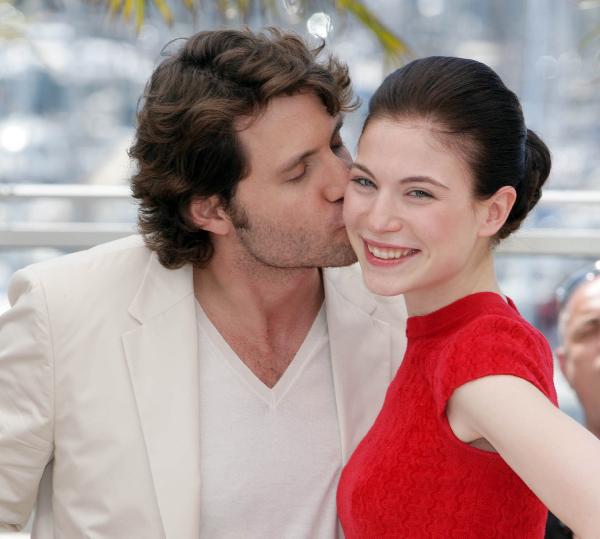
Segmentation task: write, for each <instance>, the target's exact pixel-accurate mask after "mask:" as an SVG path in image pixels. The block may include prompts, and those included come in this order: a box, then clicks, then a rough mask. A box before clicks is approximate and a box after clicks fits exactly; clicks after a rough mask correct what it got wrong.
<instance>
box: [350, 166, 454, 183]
mask: <svg viewBox="0 0 600 539" xmlns="http://www.w3.org/2000/svg"><path fill="white" fill-rule="evenodd" d="M352 167H353V168H358V169H360V170H362V171H363V172H366V173H367V174H368V175H369V176H371V177H372V178H376V176H375V174H373V173H372V172H371V171H370V170H369V169H368V167H366V166H365V165H363V164H361V163H358V162H356V161H355V162H354V163H353V164H352ZM399 183H401V184H405V183H429V184H432V185H436V186H438V187H443V188H444V189H449V187H448V186H447V185H444V184H443V183H441V182H438V181H437V180H434V179H433V178H431V177H429V176H407V177H406V178H402V179H401V180H399Z"/></svg>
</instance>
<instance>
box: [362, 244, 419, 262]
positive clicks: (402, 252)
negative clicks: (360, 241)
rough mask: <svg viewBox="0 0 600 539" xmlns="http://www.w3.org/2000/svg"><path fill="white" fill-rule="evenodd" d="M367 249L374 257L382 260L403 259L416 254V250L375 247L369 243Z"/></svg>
mask: <svg viewBox="0 0 600 539" xmlns="http://www.w3.org/2000/svg"><path fill="white" fill-rule="evenodd" d="M367 249H369V252H370V253H371V254H372V255H373V256H375V257H376V258H381V259H382V260H390V259H394V258H402V257H403V256H407V255H410V254H413V253H414V252H416V251H415V249H390V248H387V247H375V246H374V245H369V244H368V243H367Z"/></svg>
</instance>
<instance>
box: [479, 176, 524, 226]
mask: <svg viewBox="0 0 600 539" xmlns="http://www.w3.org/2000/svg"><path fill="white" fill-rule="evenodd" d="M515 200H517V192H516V191H515V188H514V187H511V186H510V185H505V186H504V187H501V188H500V189H498V191H496V192H495V193H494V194H493V195H492V196H491V197H490V198H488V199H487V200H485V201H484V202H483V206H484V209H483V215H482V224H481V228H480V230H479V235H480V236H483V237H492V236H493V235H494V234H496V232H498V230H500V229H501V228H502V225H504V223H505V222H506V219H508V215H509V214H510V210H511V209H512V207H513V205H514V203H515Z"/></svg>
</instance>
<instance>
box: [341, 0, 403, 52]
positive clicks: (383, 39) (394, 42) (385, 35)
mask: <svg viewBox="0 0 600 539" xmlns="http://www.w3.org/2000/svg"><path fill="white" fill-rule="evenodd" d="M335 3H336V5H337V7H338V8H340V9H342V10H345V11H347V12H349V13H351V14H352V15H353V16H354V17H356V18H357V19H358V20H359V21H360V22H361V23H362V24H363V25H364V26H365V27H366V28H368V29H369V30H371V32H372V33H373V35H374V36H375V37H376V38H377V40H378V41H379V43H380V44H381V46H382V47H383V50H384V52H385V54H386V55H387V56H388V57H391V58H393V59H400V58H401V57H403V56H405V55H407V54H409V52H410V47H409V46H408V44H407V43H406V42H405V41H403V40H402V39H400V37H398V36H397V35H396V34H394V32H392V31H391V30H390V29H389V28H388V27H387V26H385V25H384V24H383V23H382V22H381V21H380V20H379V19H378V18H377V17H376V16H375V14H373V12H372V11H370V10H369V9H368V8H367V6H366V5H365V4H364V3H363V2H359V1H358V0H336V2H335Z"/></svg>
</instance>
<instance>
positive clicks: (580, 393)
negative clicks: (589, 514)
mask: <svg viewBox="0 0 600 539" xmlns="http://www.w3.org/2000/svg"><path fill="white" fill-rule="evenodd" d="M557 299H558V306H559V314H558V338H559V345H558V347H557V348H556V350H555V354H556V357H557V359H558V364H559V366H560V370H561V371H562V373H563V375H564V376H565V378H566V380H567V382H568V383H569V385H570V386H571V387H572V388H573V390H574V391H575V394H576V395H577V398H578V399H579V402H580V403H581V406H582V408H583V413H584V417H585V426H586V427H587V428H588V430H589V431H590V432H592V433H593V434H594V435H595V436H596V437H597V438H600V260H598V261H596V262H595V263H594V264H593V265H592V266H590V267H588V268H585V269H584V270H580V271H577V272H576V273H574V274H573V275H571V276H569V277H568V278H567V279H566V280H565V282H564V283H563V284H562V285H561V286H560V287H559V288H558V290H557ZM562 537H567V538H568V537H573V534H572V532H571V531H570V530H569V529H568V528H567V527H566V526H565V525H564V524H563V523H561V522H560V521H559V520H558V519H557V518H556V517H555V516H554V515H552V514H551V515H550V516H549V518H548V526H547V530H546V538H547V539H558V538H562Z"/></svg>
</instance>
